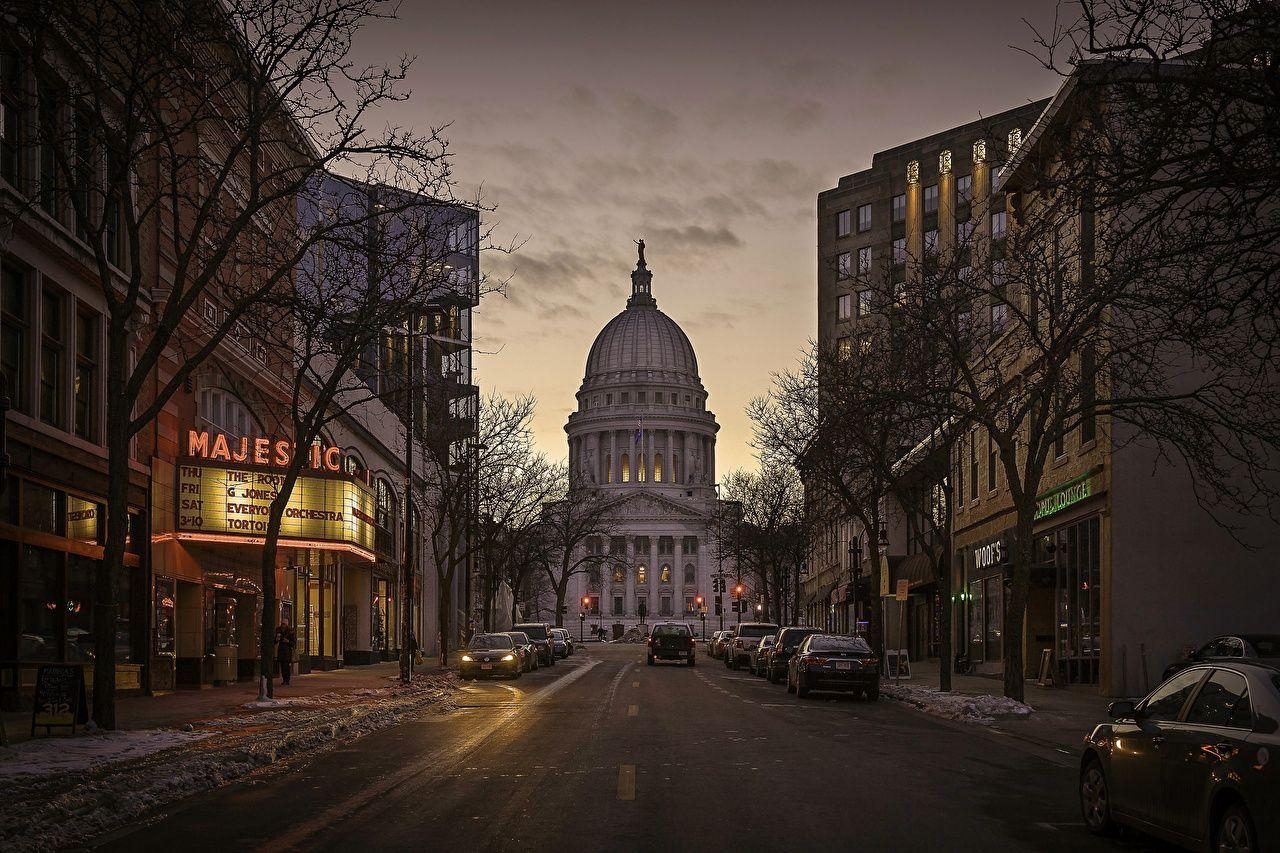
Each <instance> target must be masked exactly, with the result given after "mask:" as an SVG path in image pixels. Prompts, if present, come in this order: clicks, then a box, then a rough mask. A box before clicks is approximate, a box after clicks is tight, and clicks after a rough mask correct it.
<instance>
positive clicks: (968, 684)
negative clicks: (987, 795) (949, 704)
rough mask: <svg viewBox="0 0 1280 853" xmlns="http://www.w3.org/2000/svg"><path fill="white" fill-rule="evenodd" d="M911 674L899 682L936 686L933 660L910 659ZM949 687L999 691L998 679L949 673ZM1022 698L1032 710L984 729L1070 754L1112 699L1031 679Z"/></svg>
mask: <svg viewBox="0 0 1280 853" xmlns="http://www.w3.org/2000/svg"><path fill="white" fill-rule="evenodd" d="M911 675H912V677H911V678H907V679H903V680H902V681H901V682H900V683H901V684H902V685H904V686H906V685H910V686H911V687H913V688H920V687H925V688H932V689H933V690H936V689H937V687H938V664H937V663H936V662H929V661H920V662H914V661H913V662H912V664H911ZM882 683H883V684H884V685H885V686H886V687H888V686H889V685H892V684H893V680H892V679H889V678H886V679H884V681H883V682H882ZM951 689H952V692H953V693H957V694H961V695H964V696H995V697H999V696H1001V695H1002V694H1003V684H1002V683H1001V681H1000V680H999V679H995V678H987V677H983V676H977V675H952V676H951ZM886 692H888V691H886ZM1025 700H1026V704H1027V705H1030V706H1031V708H1032V709H1034V710H1033V711H1032V713H1030V714H1027V715H1024V716H1018V715H1014V714H1010V715H1006V716H998V717H996V718H995V720H994V722H992V723H990V725H989V726H988V728H991V729H994V730H997V731H1000V732H1002V733H1004V734H1008V735H1011V736H1013V737H1018V738H1022V739H1024V740H1028V741H1031V742H1033V743H1037V744H1040V745H1041V746H1047V747H1051V748H1053V749H1057V750H1065V751H1067V752H1069V753H1072V754H1074V753H1076V752H1077V751H1078V750H1079V749H1080V743H1081V741H1082V740H1083V738H1084V736H1085V735H1086V734H1088V733H1089V731H1090V730H1091V729H1092V728H1093V727H1094V725H1096V724H1097V723H1100V722H1102V721H1104V720H1105V719H1106V718H1107V705H1108V704H1110V703H1111V702H1112V701H1113V700H1112V699H1109V698H1107V697H1105V696H1098V695H1096V694H1092V693H1082V692H1078V691H1075V690H1069V689H1065V688H1060V687H1039V686H1037V685H1036V684H1035V682H1034V681H1028V682H1027V684H1026V695H1025Z"/></svg>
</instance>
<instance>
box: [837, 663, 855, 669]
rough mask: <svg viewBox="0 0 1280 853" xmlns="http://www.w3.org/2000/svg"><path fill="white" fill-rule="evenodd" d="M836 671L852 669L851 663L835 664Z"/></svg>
mask: <svg viewBox="0 0 1280 853" xmlns="http://www.w3.org/2000/svg"><path fill="white" fill-rule="evenodd" d="M836 669H853V664H851V663H836Z"/></svg>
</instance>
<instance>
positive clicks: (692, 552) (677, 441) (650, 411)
mask: <svg viewBox="0 0 1280 853" xmlns="http://www.w3.org/2000/svg"><path fill="white" fill-rule="evenodd" d="M652 282H653V273H652V272H651V271H650V270H649V269H648V266H647V264H646V262H645V258H644V247H643V243H642V244H641V248H640V257H639V261H638V263H637V265H636V268H635V270H634V271H633V272H632V273H631V285H632V286H631V296H630V298H628V300H627V305H626V308H625V309H624V310H623V311H622V312H621V313H620V314H618V315H617V316H616V317H614V318H613V319H612V320H610V321H609V322H608V323H607V324H606V325H605V327H604V328H603V329H602V330H601V331H600V334H599V335H597V336H596V339H595V342H594V343H593V344H592V345H591V350H590V352H589V354H588V355H587V365H586V371H585V375H584V376H583V380H582V385H581V387H580V388H579V389H578V394H577V400H578V406H577V410H576V411H574V412H573V413H572V414H570V416H569V420H568V423H567V424H566V425H565V432H566V433H567V435H568V440H569V464H570V466H571V468H572V469H573V471H574V472H575V476H576V477H577V478H578V480H579V481H580V482H583V483H586V484H591V485H593V486H594V487H595V488H598V489H600V490H602V491H603V492H604V493H605V494H606V495H608V496H611V497H616V498H619V499H620V500H621V503H620V504H619V507H618V510H617V512H616V514H615V515H614V517H613V518H612V519H611V521H610V523H609V525H608V531H607V532H608V535H607V536H606V535H601V536H598V537H593V540H592V541H591V542H589V543H588V545H587V547H588V549H590V550H591V551H592V553H595V554H600V555H607V556H608V557H609V560H608V561H606V562H607V565H605V566H601V567H596V568H594V569H593V570H589V571H586V572H584V573H582V574H580V575H577V576H575V577H574V579H573V583H572V585H571V595H570V596H569V597H568V601H569V603H570V607H571V612H570V613H569V614H567V615H568V616H570V617H572V616H575V615H579V616H582V615H585V619H584V621H586V622H588V623H590V624H593V625H604V626H605V627H606V628H609V626H614V627H613V630H614V631H621V630H623V628H624V627H628V626H632V625H639V624H641V623H644V622H649V621H653V620H655V619H682V620H686V621H688V622H690V623H693V624H694V626H695V630H700V626H701V622H700V618H701V617H702V616H703V608H704V606H706V605H705V602H711V601H713V600H714V596H713V593H712V587H713V584H712V578H713V575H714V574H716V573H717V572H720V571H724V572H726V573H731V572H732V566H731V565H729V566H726V565H725V560H724V558H723V555H722V554H721V553H720V549H719V547H718V544H717V543H718V541H719V540H718V538H717V519H718V518H721V517H722V516H721V515H720V513H719V512H718V508H719V501H718V498H717V496H716V479H715V477H716V467H715V450H716V433H717V431H718V430H719V428H720V427H719V424H717V423H716V419H715V415H714V414H713V413H712V412H711V411H710V410H708V409H707V391H706V389H705V388H704V387H703V385H702V380H701V378H700V377H699V374H698V361H697V357H696V356H695V355H694V351H693V345H692V344H691V343H690V342H689V338H688V336H687V335H685V333H684V331H683V330H682V329H681V328H680V326H679V325H678V324H677V323H676V322H675V321H674V320H672V319H671V318H670V317H669V316H667V315H666V314H664V313H663V312H662V311H661V310H659V309H658V303H657V301H656V300H655V299H654V298H653V293H652ZM699 597H701V598H702V600H703V602H704V605H703V606H700V605H699V603H698V601H699ZM584 599H587V600H589V602H590V603H589V606H588V607H587V608H585V614H579V613H578V612H577V611H579V610H582V609H583V608H582V601H583V600H584ZM712 616H714V612H713V613H712ZM568 621H572V620H571V619H570V620H568Z"/></svg>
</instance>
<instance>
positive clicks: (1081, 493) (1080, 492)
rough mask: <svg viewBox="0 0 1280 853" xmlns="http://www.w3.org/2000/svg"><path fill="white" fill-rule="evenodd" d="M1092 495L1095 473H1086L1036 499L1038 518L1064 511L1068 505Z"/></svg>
mask: <svg viewBox="0 0 1280 853" xmlns="http://www.w3.org/2000/svg"><path fill="white" fill-rule="evenodd" d="M1092 496H1093V475H1092V474H1086V475H1085V476H1083V477H1077V478H1076V479H1074V480H1072V481H1071V482H1069V483H1067V484H1065V485H1063V486H1062V487H1061V488H1057V489H1054V490H1053V491H1052V492H1049V493H1048V494H1046V495H1044V496H1043V497H1041V498H1040V499H1039V500H1037V501H1036V520H1037V521H1039V520H1040V519H1042V518H1046V517H1047V516H1050V515H1053V514H1054V513H1059V512H1062V511H1063V510H1064V509H1066V508H1067V507H1069V506H1073V505H1075V504H1078V503H1080V501H1083V500H1088V499H1089V498H1090V497H1092Z"/></svg>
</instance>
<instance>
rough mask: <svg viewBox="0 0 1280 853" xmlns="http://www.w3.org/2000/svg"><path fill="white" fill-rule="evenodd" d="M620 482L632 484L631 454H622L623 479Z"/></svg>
mask: <svg viewBox="0 0 1280 853" xmlns="http://www.w3.org/2000/svg"><path fill="white" fill-rule="evenodd" d="M620 482H623V483H630V482H631V455H630V454H629V453H624V454H622V479H621V481H620Z"/></svg>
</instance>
